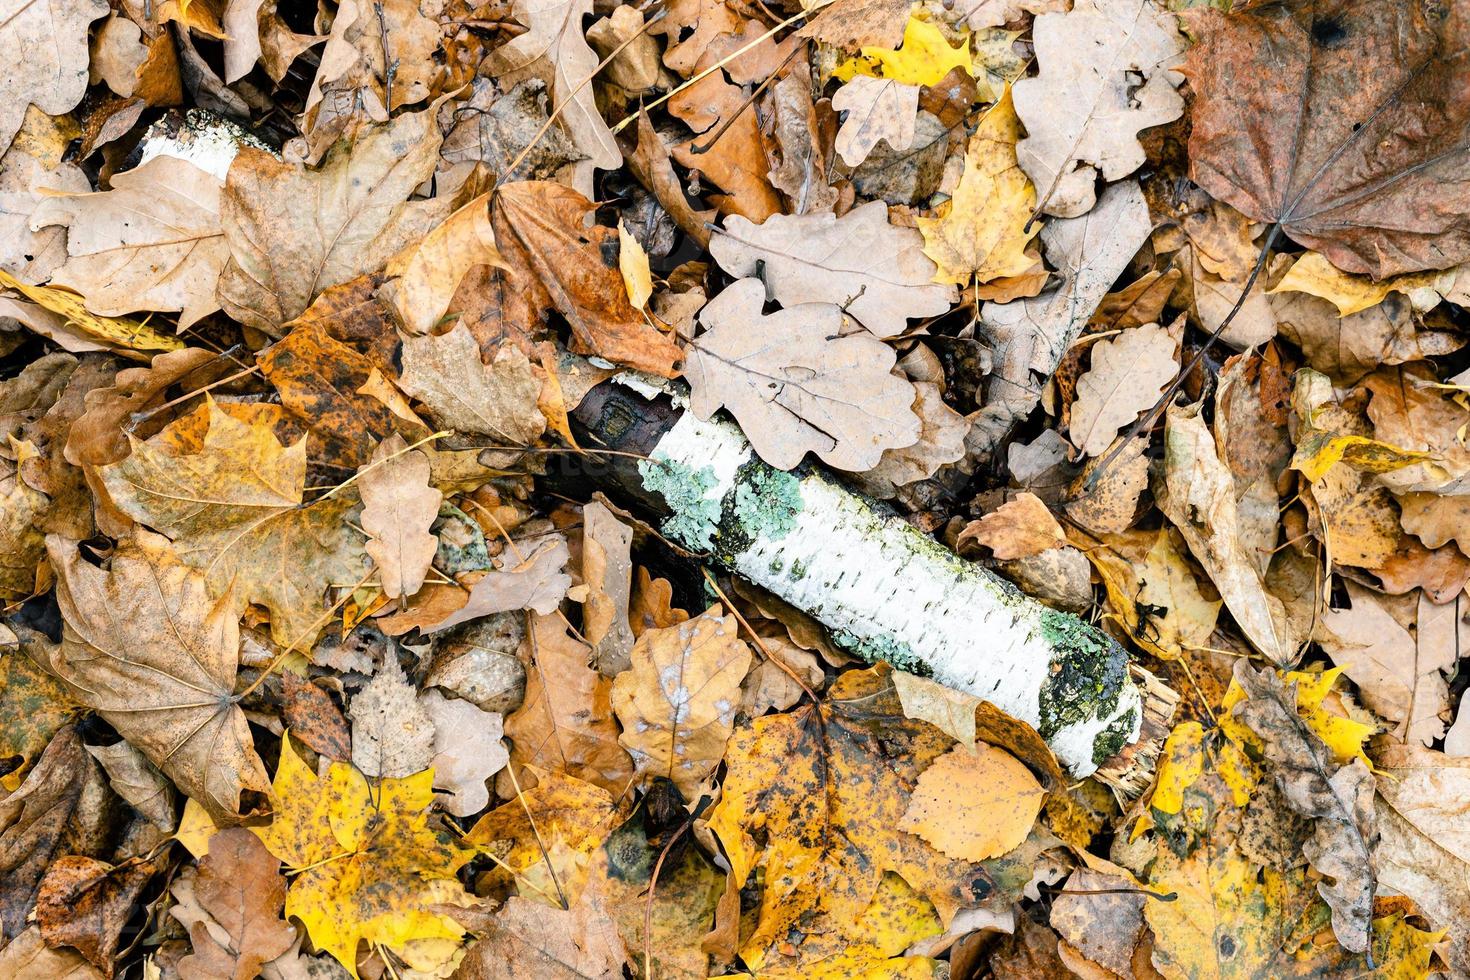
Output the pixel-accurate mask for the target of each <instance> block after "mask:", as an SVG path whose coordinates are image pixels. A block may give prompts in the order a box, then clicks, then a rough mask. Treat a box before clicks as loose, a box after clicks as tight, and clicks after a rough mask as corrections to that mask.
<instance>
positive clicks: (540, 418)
mask: <svg viewBox="0 0 1470 980" xmlns="http://www.w3.org/2000/svg"><path fill="white" fill-rule="evenodd" d="M650 329H651V328H650ZM398 386H399V387H400V388H402V389H403V390H404V392H406V393H407V394H409V395H411V396H412V397H414V398H416V399H418V400H419V401H421V402H423V403H424V405H425V407H427V408H428V411H429V415H430V416H431V417H432V418H433V419H434V421H435V422H437V423H439V425H441V426H443V427H444V428H446V429H452V430H454V431H455V432H457V433H461V434H463V435H470V436H486V437H489V438H490V439H493V440H495V441H496V442H499V443H502V444H504V445H507V446H524V445H528V444H530V443H532V442H535V441H536V438H537V437H538V436H540V435H541V433H542V432H543V431H545V429H546V416H544V415H542V414H541V410H540V409H539V408H537V407H536V403H537V400H538V399H539V398H540V397H541V380H540V379H539V378H538V377H537V376H536V373H535V370H534V369H533V368H532V366H531V361H530V359H529V358H527V357H526V355H525V354H524V353H522V352H521V350H520V348H518V347H516V346H514V345H513V344H505V345H503V346H502V347H501V348H500V349H499V350H498V351H496V352H495V359H494V360H493V361H491V362H490V363H489V364H485V363H483V362H482V361H481V358H480V345H479V343H478V342H476V340H475V338H474V335H473V334H471V333H470V329H469V327H467V326H465V325H464V324H463V323H455V324H454V327H453V328H452V329H451V330H449V332H448V333H443V334H439V335H438V336H433V335H430V334H424V335H422V336H417V337H405V338H404V340H403V376H402V377H401V378H400V379H399V381H398ZM477 441H483V440H477Z"/></svg>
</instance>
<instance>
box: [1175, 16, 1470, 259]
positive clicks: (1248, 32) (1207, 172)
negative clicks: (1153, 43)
mask: <svg viewBox="0 0 1470 980" xmlns="http://www.w3.org/2000/svg"><path fill="white" fill-rule="evenodd" d="M1318 13H1319V12H1318V9H1317V7H1316V4H1314V3H1309V2H1295V3H1286V4H1273V5H1268V6H1265V7H1261V8H1254V9H1250V10H1243V11H1239V12H1236V13H1233V14H1229V15H1226V14H1222V13H1220V12H1219V11H1217V10H1213V9H1208V8H1206V9H1204V10H1202V11H1201V12H1200V13H1199V15H1197V16H1196V17H1195V18H1194V19H1193V20H1192V21H1191V26H1192V28H1193V29H1194V30H1195V31H1197V32H1198V34H1199V37H1200V43H1199V44H1197V45H1195V47H1194V48H1192V49H1191V50H1190V53H1189V60H1188V63H1187V67H1186V72H1187V73H1188V75H1189V77H1190V82H1191V85H1192V86H1193V88H1194V89H1195V91H1196V93H1197V96H1196V102H1195V107H1194V112H1193V119H1194V128H1193V131H1192V134H1191V136H1190V145H1189V157H1190V173H1191V176H1192V177H1193V179H1194V180H1195V182H1196V183H1198V184H1199V185H1200V186H1201V187H1203V188H1205V190H1207V191H1209V192H1210V193H1211V194H1213V195H1215V196H1216V197H1218V198H1220V199H1221V200H1223V201H1227V202H1229V203H1230V204H1232V205H1234V206H1235V207H1237V208H1239V209H1240V210H1241V211H1243V212H1245V213H1246V214H1247V215H1249V216H1250V217H1252V218H1256V219H1257V220H1261V221H1271V222H1278V223H1280V224H1281V226H1282V228H1283V229H1284V230H1285V231H1286V233H1287V234H1289V235H1291V236H1292V237H1293V238H1295V239H1296V240H1298V241H1299V242H1301V243H1302V244H1304V245H1306V246H1308V247H1310V248H1315V249H1317V250H1318V251H1320V252H1321V253H1322V254H1324V255H1326V256H1327V258H1328V259H1329V260H1331V261H1332V263H1333V264H1334V265H1336V266H1337V267H1338V268H1340V269H1342V270H1343V271H1345V272H1356V273H1367V274H1369V275H1372V276H1373V277H1375V278H1380V279H1381V278H1383V277H1385V276H1391V275H1396V274H1398V273H1401V272H1417V271H1419V270H1421V269H1443V268H1447V267H1449V266H1451V265H1454V264H1456V263H1458V262H1461V261H1463V260H1464V259H1465V258H1467V257H1470V227H1467V226H1466V225H1465V223H1464V222H1463V221H1461V220H1460V219H1459V217H1458V216H1457V211H1458V210H1459V209H1458V208H1457V206H1456V203H1455V202H1456V201H1457V200H1458V198H1457V197H1456V188H1457V187H1458V183H1459V179H1460V176H1461V175H1462V174H1463V173H1465V170H1466V167H1467V166H1470V157H1467V150H1466V147H1465V133H1466V125H1467V122H1470V114H1467V111H1466V107H1465V105H1464V103H1463V102H1462V101H1461V100H1459V99H1457V98H1455V97H1454V96H1452V95H1451V94H1450V93H1452V92H1455V91H1457V90H1458V87H1459V86H1460V85H1461V84H1463V79H1464V77H1465V73H1466V71H1467V68H1466V66H1465V64H1464V63H1463V60H1462V59H1461V58H1459V57H1458V53H1457V52H1458V50H1459V47H1460V44H1459V41H1458V40H1456V37H1457V34H1456V32H1458V31H1460V30H1462V29H1463V27H1462V25H1461V22H1460V18H1459V17H1458V16H1449V14H1448V12H1447V11H1439V12H1437V13H1431V12H1430V11H1427V10H1425V9H1424V8H1422V7H1415V6H1412V5H1410V6H1382V5H1379V4H1374V3H1348V4H1344V5H1342V6H1341V7H1340V8H1334V10H1333V15H1332V16H1331V18H1330V19H1329V20H1327V21H1321V20H1319V19H1318ZM1324 23H1325V24H1326V25H1327V27H1328V28H1329V29H1328V30H1327V31H1326V33H1325V34H1324V33H1323V24H1324ZM1268 65H1269V66H1270V67H1269V68H1268V67H1267V66H1268ZM1390 147H1391V148H1392V149H1388V148H1390ZM1390 216H1391V217H1390Z"/></svg>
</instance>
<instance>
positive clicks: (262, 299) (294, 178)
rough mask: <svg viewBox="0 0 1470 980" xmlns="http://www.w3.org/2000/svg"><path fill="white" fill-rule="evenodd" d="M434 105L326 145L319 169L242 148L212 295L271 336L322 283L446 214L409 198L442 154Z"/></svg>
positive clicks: (387, 251)
mask: <svg viewBox="0 0 1470 980" xmlns="http://www.w3.org/2000/svg"><path fill="white" fill-rule="evenodd" d="M439 142H440V137H439V129H438V126H436V125H435V123H434V113H433V112H432V111H429V110H426V111H424V112H417V113H404V114H403V115H401V116H398V117H397V118H396V119H394V120H393V122H392V123H390V124H389V125H387V126H382V127H378V128H375V129H373V130H371V131H370V132H368V133H367V134H365V135H364V136H362V137H361V138H360V139H358V140H357V141H356V142H353V143H350V144H343V145H341V146H338V147H337V148H335V149H334V150H332V151H331V152H330V153H329V154H328V155H327V159H326V161H325V162H324V163H323V164H322V166H321V167H320V168H319V169H316V170H308V169H306V168H305V167H303V166H301V165H299V164H290V163H282V162H281V161H279V160H277V159H276V158H275V157H273V156H271V155H270V154H269V153H267V152H265V151H264V150H259V149H256V148H254V147H249V146H247V147H244V148H242V149H241V150H240V152H239V154H238V155H237V156H236V157H235V160H234V162H233V163H232V164H231V165H230V173H229V176H228V178H227V179H226V180H225V190H224V196H223V197H222V198H221V201H220V217H221V221H222V224H223V227H224V232H225V240H226V241H227V242H228V243H229V246H230V261H229V262H228V263H227V264H226V265H225V268H224V272H223V273H222V274H221V276H220V280H219V300H220V305H221V306H223V307H224V310H225V312H226V313H228V314H229V315H230V316H232V317H234V318H235V319H236V320H239V321H240V322H241V323H244V324H248V325H249V326H252V327H257V328H259V329H261V330H264V331H266V332H267V333H270V334H273V335H278V334H279V333H280V332H281V325H282V324H284V323H286V322H287V321H289V320H292V319H295V318H296V317H297V316H299V315H300V314H301V313H303V312H305V310H306V308H307V307H308V306H310V305H311V301H312V300H313V299H315V298H316V297H317V296H318V295H319V294H320V293H321V292H322V291H323V290H325V289H327V288H328V287H329V286H336V285H338V284H339V283H344V282H347V281H348V280H349V279H354V278H356V277H357V276H359V275H362V274H364V273H368V272H373V271H375V270H376V269H378V268H380V267H381V266H382V265H383V264H384V263H385V262H387V261H388V259H389V258H391V257H392V256H393V255H395V254H396V253H397V252H399V251H400V250H401V249H402V248H403V247H404V246H405V245H407V244H409V243H410V242H414V241H417V240H419V239H421V238H422V237H423V236H424V235H425V233H426V232H428V231H429V229H430V228H432V227H433V226H434V225H436V224H437V223H438V221H439V219H440V218H442V217H443V216H444V213H445V211H446V210H447V205H446V203H445V202H444V201H440V200H437V199H436V200H432V201H418V202H409V200H408V198H409V196H410V195H411V194H413V192H414V189H415V188H417V187H418V186H419V185H420V184H422V183H423V182H424V181H425V180H427V179H428V178H429V177H430V176H431V175H432V174H433V173H434V165H435V164H436V163H437V162H438V159H439Z"/></svg>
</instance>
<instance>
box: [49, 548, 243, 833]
mask: <svg viewBox="0 0 1470 980" xmlns="http://www.w3.org/2000/svg"><path fill="white" fill-rule="evenodd" d="M46 546H47V551H48V552H49V555H50V558H51V567H52V568H54V569H55V570H56V575H57V582H56V601H57V603H58V604H59V605H60V607H61V614H62V618H63V619H64V621H65V628H64V630H63V634H62V646H61V650H60V652H59V653H58V654H57V655H55V656H54V657H53V658H52V662H51V664H50V667H51V669H52V670H53V671H54V672H55V673H56V674H57V676H59V677H60V678H61V679H62V680H63V681H64V682H65V683H66V685H67V686H68V688H70V689H71V692H72V694H73V695H74V696H75V697H76V698H77V700H79V701H81V702H82V703H83V704H85V705H87V707H89V708H91V709H93V710H94V711H96V712H97V713H98V714H100V715H101V716H102V717H103V718H104V719H106V720H107V722H108V723H109V724H110V725H112V727H113V728H116V729H117V731H118V733H119V734H121V735H122V736H123V737H124V738H126V739H127V740H128V741H129V742H131V743H132V744H133V745H134V746H135V747H136V748H138V749H140V750H142V752H143V754H144V755H146V756H148V758H149V759H150V760H151V761H152V762H153V763H154V764H155V765H157V766H158V767H159V768H160V769H162V770H163V771H164V773H165V774H166V775H167V776H168V777H169V778H170V779H172V780H173V781H174V782H175V783H177V784H178V786H179V788H180V789H181V790H183V791H184V793H185V794H187V795H188V796H189V797H191V798H193V799H195V800H198V801H199V803H201V804H202V805H203V806H204V807H205V808H206V809H207V810H208V811H209V813H210V815H211V816H213V817H215V819H217V820H222V821H233V820H235V819H237V814H238V812H239V804H240V794H241V792H242V791H244V790H253V791H256V792H261V793H263V792H265V791H266V790H267V789H268V788H269V787H268V783H267V781H266V775H265V768H264V767H263V766H262V765H261V762H260V759H259V757H258V756H256V754H255V746H254V743H253V742H252V740H251V737H250V728H249V726H248V725H247V724H246V722H245V713H244V712H243V711H241V710H240V707H239V705H238V704H237V703H236V700H235V670H236V666H237V663H238V658H239V650H240V632H239V625H238V612H237V607H236V605H235V602H234V600H233V598H232V597H231V596H230V595H228V594H226V595H225V596H224V598H221V599H218V600H216V599H215V598H214V597H213V596H212V595H211V594H210V590H209V588H208V587H207V585H206V583H205V577H204V576H202V575H200V574H199V573H198V572H195V571H194V570H193V569H191V568H189V567H187V566H186V565H184V564H183V563H182V562H180V561H179V559H178V557H177V556H176V555H175V554H174V550H173V549H172V548H170V547H169V543H168V540H167V539H166V538H164V537H162V536H161V535H157V534H153V533H151V532H149V531H145V530H143V529H141V528H139V529H136V530H135V531H134V534H133V538H132V540H131V541H129V542H125V543H124V544H123V545H122V546H120V547H119V549H118V551H117V553H116V554H115V555H114V556H113V559H112V567H111V569H110V570H107V571H104V570H103V569H101V568H98V567H97V566H95V565H93V564H91V563H89V562H88V561H87V560H86V559H85V558H83V557H82V554H81V552H80V551H79V550H78V548H77V544H76V542H73V541H68V540H66V539H64V538H60V537H57V536H54V535H53V536H51V537H50V538H48V540H47V542H46Z"/></svg>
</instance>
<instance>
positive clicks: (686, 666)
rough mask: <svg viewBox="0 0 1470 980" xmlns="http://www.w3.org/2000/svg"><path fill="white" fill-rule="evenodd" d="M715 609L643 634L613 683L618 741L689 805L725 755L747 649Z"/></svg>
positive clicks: (643, 770) (730, 620)
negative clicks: (630, 660) (620, 731)
mask: <svg viewBox="0 0 1470 980" xmlns="http://www.w3.org/2000/svg"><path fill="white" fill-rule="evenodd" d="M719 609H720V607H715V608H712V609H709V610H707V611H706V612H704V613H702V614H700V615H699V616H696V617H694V618H693V619H691V620H689V621H687V622H684V623H680V624H679V625H677V626H670V627H667V628H665V629H652V630H645V631H644V632H643V634H642V635H641V636H639V637H638V642H637V643H636V644H634V646H633V666H632V668H631V669H630V670H628V671H626V672H624V673H622V674H620V675H618V678H617V679H616V680H615V681H614V682H613V687H612V704H613V710H614V711H616V712H617V714H618V720H619V721H621V722H622V724H623V734H622V736H621V737H620V738H619V741H620V742H621V743H622V745H623V747H624V748H626V749H627V750H628V751H629V752H630V753H631V754H632V756H633V762H634V764H635V765H636V766H637V771H638V773H639V774H640V775H642V776H645V777H653V776H662V777H664V778H666V779H670V780H672V781H673V783H674V785H675V786H677V787H678V788H679V791H680V792H681V793H683V794H684V798H685V799H687V800H694V799H698V798H699V793H700V788H701V786H702V785H703V784H704V782H705V781H706V780H707V779H708V778H709V776H710V775H711V773H713V772H714V769H715V767H716V766H717V765H719V762H720V760H721V759H722V758H724V755H725V740H726V739H728V738H729V737H730V732H731V730H732V729H733V727H734V724H735V709H736V708H737V707H738V706H739V704H740V682H741V681H743V680H744V679H745V674H746V672H747V671H748V670H749V669H750V662H751V652H750V648H749V647H748V646H746V645H745V643H744V642H742V641H741V640H740V638H739V636H738V635H737V630H738V627H737V624H736V622H735V618H734V617H733V616H722V615H720V611H719Z"/></svg>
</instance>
